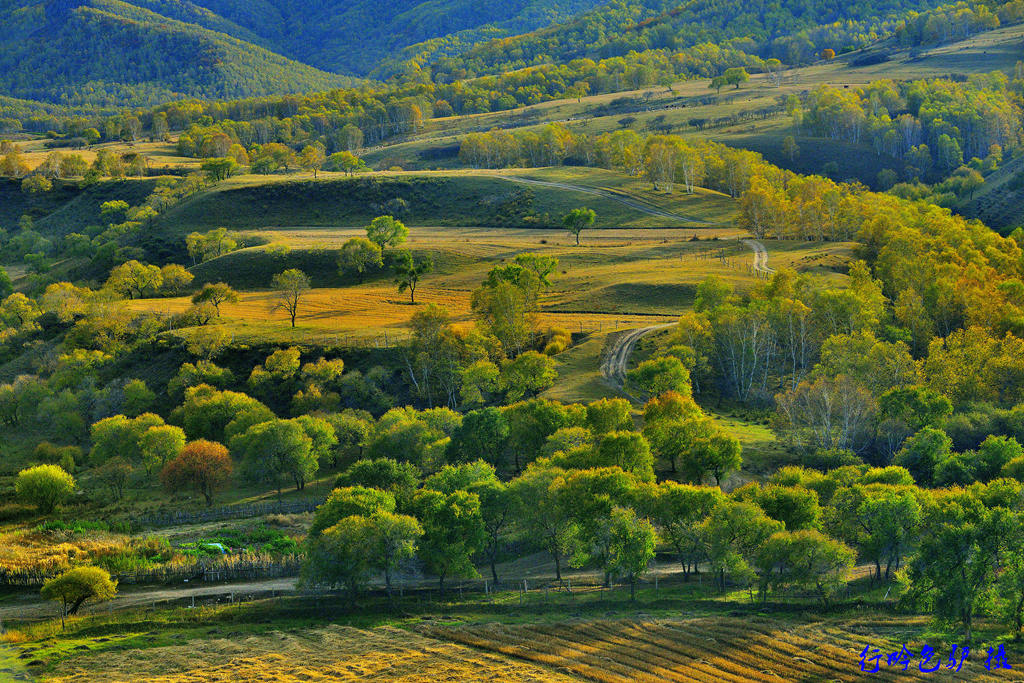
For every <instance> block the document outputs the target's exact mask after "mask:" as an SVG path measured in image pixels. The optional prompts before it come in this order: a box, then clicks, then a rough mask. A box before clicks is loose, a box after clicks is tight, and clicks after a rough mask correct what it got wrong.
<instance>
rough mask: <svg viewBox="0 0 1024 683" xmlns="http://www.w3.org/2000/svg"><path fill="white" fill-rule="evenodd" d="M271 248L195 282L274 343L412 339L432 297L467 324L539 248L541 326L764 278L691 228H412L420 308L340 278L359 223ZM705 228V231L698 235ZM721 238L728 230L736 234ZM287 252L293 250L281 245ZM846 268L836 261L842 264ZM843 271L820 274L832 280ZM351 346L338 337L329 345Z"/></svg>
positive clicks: (377, 280)
mask: <svg viewBox="0 0 1024 683" xmlns="http://www.w3.org/2000/svg"><path fill="white" fill-rule="evenodd" d="M250 234H252V235H254V236H258V237H260V238H262V239H267V240H272V241H271V243H270V244H268V245H265V246H261V247H253V248H250V249H246V250H243V251H239V252H234V253H232V254H229V255H227V256H224V257H220V258H218V259H214V260H212V261H208V262H206V263H204V264H202V265H201V266H198V267H196V268H195V269H194V272H195V274H196V277H197V282H211V281H212V282H216V281H220V280H223V281H226V282H228V283H229V284H232V285H233V286H235V287H237V288H239V289H242V290H249V291H244V292H243V293H242V294H241V295H240V300H239V302H238V303H237V304H224V305H222V316H223V317H222V320H223V321H224V322H225V323H226V324H227V325H228V329H229V330H230V331H231V332H232V333H233V334H234V335H235V339H236V341H244V343H250V342H252V341H256V340H267V339H271V338H272V339H274V340H276V341H284V342H301V341H302V340H303V339H314V340H315V339H316V338H323V337H326V336H332V335H333V336H335V337H352V338H359V339H365V338H369V337H374V338H375V337H379V336H381V335H383V334H385V332H386V333H388V334H389V335H392V338H393V337H394V336H396V335H401V334H404V330H405V328H406V326H407V324H408V322H409V320H410V319H411V317H412V315H413V314H414V313H415V312H416V311H418V310H422V307H423V306H424V305H426V304H429V303H434V304H438V305H442V306H444V307H446V308H447V309H448V310H449V313H450V314H451V315H452V317H453V319H454V320H455V322H456V323H457V324H459V325H469V324H470V323H471V317H470V297H471V294H472V291H473V289H475V288H476V287H477V286H478V285H479V284H480V282H481V281H482V280H483V279H484V278H485V277H486V275H487V272H488V271H489V270H490V269H491V268H493V267H494V266H496V265H500V264H501V263H507V262H508V261H510V260H511V259H513V258H514V257H515V255H516V254H517V253H521V252H524V251H531V252H539V253H543V254H549V255H553V256H556V257H558V259H559V262H560V265H559V273H558V275H557V277H556V278H554V282H553V286H552V287H551V288H550V290H549V291H547V292H546V293H545V294H544V295H543V296H542V298H541V302H540V311H539V312H538V316H537V317H538V323H539V325H540V327H542V328H545V327H550V326H555V327H564V328H566V329H567V330H569V331H570V332H574V333H586V332H605V331H610V330H612V329H624V328H631V327H639V326H647V325H651V324H657V323H659V322H669V321H671V319H674V318H675V317H677V316H678V315H679V314H681V313H682V312H684V311H686V310H688V309H689V308H690V307H691V306H692V304H693V299H694V296H695V293H696V287H697V284H698V283H699V282H700V281H701V280H703V279H704V278H705V277H707V276H708V275H717V276H719V277H722V278H723V279H725V280H727V281H728V282H730V283H732V284H733V285H734V286H735V287H736V289H737V290H739V291H745V290H747V289H749V288H750V287H752V286H753V285H754V283H756V282H757V281H758V280H757V278H756V276H755V275H754V274H753V273H752V271H751V268H750V266H751V263H752V253H751V251H750V249H749V248H748V247H747V246H745V245H744V244H742V243H741V242H739V241H737V240H734V239H720V240H715V239H711V240H708V239H697V240H694V239H693V237H694V235H695V234H696V233H695V231H693V230H684V229H671V230H602V231H598V230H594V231H590V232H585V233H584V235H583V244H582V246H580V247H576V246H573V245H572V243H571V238H570V237H569V236H568V235H567V233H565V232H564V231H553V230H547V231H544V230H529V229H496V228H491V229H485V228H465V229H463V228H415V229H413V230H412V231H411V234H410V240H409V243H408V245H407V246H408V247H410V249H411V250H412V251H413V253H414V254H416V255H417V256H420V255H423V254H427V253H429V254H430V255H432V257H433V258H434V261H435V264H436V270H435V272H433V273H431V274H429V275H427V276H425V277H424V278H423V280H422V281H421V283H420V285H419V287H418V288H417V291H416V305H410V303H409V297H408V296H407V295H405V294H399V292H398V291H397V289H396V288H395V287H394V285H393V284H392V283H391V282H390V278H389V277H388V274H387V272H386V271H383V272H379V273H376V274H373V275H372V276H371V277H368V278H367V281H366V282H364V283H362V284H356V283H354V282H353V281H352V280H351V279H346V278H344V277H342V276H339V275H338V273H337V266H336V261H337V251H338V249H339V248H340V246H341V244H342V243H344V241H345V240H346V239H348V238H349V237H352V236H354V235H357V234H361V231H360V230H358V229H324V230H318V229H307V228H303V229H291V230H275V231H254V232H253V233H250ZM701 234H705V233H703V232H702V233H701ZM721 234H723V235H728V234H729V231H724V232H722V233H721ZM282 247H284V248H287V249H282ZM768 249H769V252H770V263H771V264H772V265H773V267H795V268H797V269H798V270H806V269H808V268H813V267H816V266H814V264H816V263H817V262H818V261H819V260H821V259H825V258H833V259H835V260H836V261H837V264H841V262H842V261H843V260H844V259H845V258H846V257H847V254H848V252H849V249H850V247H849V245H841V244H840V245H836V244H827V245H823V244H821V243H803V242H778V243H775V242H772V243H769V245H768ZM293 267H297V268H302V269H303V270H305V271H306V272H307V273H308V274H309V275H310V276H311V278H312V280H313V285H314V288H315V289H313V290H312V291H310V292H309V293H308V294H307V295H306V297H305V299H304V301H303V303H302V304H301V305H300V309H299V316H298V321H297V327H296V328H295V329H294V330H293V329H292V328H290V327H289V326H288V322H287V320H286V318H285V316H284V314H283V312H280V311H279V312H274V311H273V310H272V309H273V306H274V299H275V295H274V293H273V292H271V291H267V290H266V289H264V288H266V287H267V286H268V285H269V283H270V280H271V278H272V276H273V275H274V274H275V273H277V272H281V271H282V270H284V269H286V268H293ZM836 267H837V268H838V267H839V265H837V266H836ZM841 277H842V276H841V275H840V274H839V273H837V272H834V271H832V270H827V269H825V270H823V271H822V279H823V281H825V280H829V279H833V278H835V279H839V278H841ZM126 305H127V306H129V307H130V308H132V309H133V310H148V311H153V312H156V313H162V314H173V313H180V312H183V311H185V310H186V309H187V308H188V307H189V306H190V305H191V302H190V300H189V299H188V298H187V297H177V298H157V299H144V300H135V301H129V302H127V303H126ZM339 343H342V342H340V341H338V340H337V339H335V340H334V341H332V342H331V344H332V345H334V344H339Z"/></svg>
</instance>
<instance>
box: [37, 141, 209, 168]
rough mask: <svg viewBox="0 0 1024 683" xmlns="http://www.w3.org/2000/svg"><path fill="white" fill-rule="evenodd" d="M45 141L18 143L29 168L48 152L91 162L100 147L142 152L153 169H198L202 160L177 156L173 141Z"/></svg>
mask: <svg viewBox="0 0 1024 683" xmlns="http://www.w3.org/2000/svg"><path fill="white" fill-rule="evenodd" d="M45 142H47V141H46V140H41V139H40V140H31V141H28V142H19V143H18V147H19V148H20V149H21V151H22V152H23V153H24V155H25V161H26V163H28V165H29V166H30V167H31V168H35V167H36V166H38V165H39V164H41V163H42V162H43V160H44V159H45V158H46V156H47V155H48V154H49V153H50V152H60V153H61V154H79V155H81V156H82V158H83V159H85V160H86V161H87V162H88V163H90V164H91V163H92V162H93V160H94V159H95V158H96V152H98V151H99V150H101V149H105V150H108V151H110V152H113V153H116V154H128V153H137V154H142V155H144V156H145V157H146V158H147V159H148V160H149V167H150V168H153V169H163V168H188V169H191V170H196V171H198V170H199V164H200V163H201V162H202V159H193V158H191V157H183V156H179V155H178V150H177V147H176V145H175V144H174V143H173V142H136V143H135V144H134V145H129V144H127V143H124V142H107V143H103V144H101V145H94V146H92V147H88V148H86V149H71V148H69V147H59V148H57V149H47V148H46V147H45V146H44V143H45Z"/></svg>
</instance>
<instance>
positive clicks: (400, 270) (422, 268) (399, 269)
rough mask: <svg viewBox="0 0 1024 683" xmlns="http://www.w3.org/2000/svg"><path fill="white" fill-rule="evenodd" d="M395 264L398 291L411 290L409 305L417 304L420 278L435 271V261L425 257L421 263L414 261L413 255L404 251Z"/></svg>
mask: <svg viewBox="0 0 1024 683" xmlns="http://www.w3.org/2000/svg"><path fill="white" fill-rule="evenodd" d="M397 261H398V262H397V263H395V284H397V285H398V291H399V292H404V291H405V290H407V289H408V290H409V303H411V304H414V303H416V285H418V284H419V282H420V278H421V277H422V276H424V275H426V274H427V273H429V272H431V271H433V270H434V260H433V259H432V258H430V256H424V257H423V258H422V259H420V260H419V261H415V260H413V257H412V254H410V253H409V252H407V251H403V252H402V253H401V254H399V256H398V259H397Z"/></svg>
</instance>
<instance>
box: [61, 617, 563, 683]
mask: <svg viewBox="0 0 1024 683" xmlns="http://www.w3.org/2000/svg"><path fill="white" fill-rule="evenodd" d="M50 680H53V681H66V682H68V683H71V682H75V683H78V682H82V683H85V682H91V681H111V682H112V681H139V680H146V681H150V682H152V683H186V682H188V683H200V682H202V683H220V682H223V683H234V682H235V681H279V682H281V683H292V682H293V681H294V682H297V681H407V682H409V683H412V682H420V681H435V682H440V681H524V682H526V681H538V682H539V681H553V682H555V683H558V682H560V681H573V680H579V679H578V678H576V677H573V676H568V675H563V674H559V673H557V672H555V671H553V670H551V669H548V668H546V667H544V666H541V665H537V664H533V663H530V662H527V661H520V660H517V659H515V658H509V657H505V656H503V655H500V654H495V653H491V652H487V651H478V650H476V649H474V648H472V647H467V646H465V645H460V644H458V643H453V642H447V641H444V640H438V639H435V638H431V637H429V636H427V635H421V634H416V633H411V632H408V631H403V630H399V629H395V628H387V627H382V628H376V629H372V630H363V629H356V628H351V627H347V626H328V627H325V628H320V629H312V630H304V631H299V632H292V633H281V632H278V633H272V634H269V635H259V636H248V637H241V638H239V637H234V638H233V637H231V636H228V637H219V638H218V637H211V638H209V639H202V640H196V641H191V642H188V643H183V644H182V645H177V646H172V647H157V648H152V649H143V650H126V651H122V652H107V653H104V654H102V655H96V656H92V657H89V656H86V657H80V658H76V659H74V660H72V661H71V662H70V663H69V664H68V665H67V666H66V667H64V668H63V669H62V670H61V671H60V672H58V673H57V675H56V676H54V677H53V678H52V679H50Z"/></svg>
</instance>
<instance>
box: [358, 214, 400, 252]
mask: <svg viewBox="0 0 1024 683" xmlns="http://www.w3.org/2000/svg"><path fill="white" fill-rule="evenodd" d="M366 237H367V239H369V240H370V241H371V242H373V243H374V244H376V245H377V246H378V247H380V249H381V251H382V252H383V251H384V248H385V247H397V246H398V245H399V244H403V243H404V242H405V240H406V238H408V237H409V228H407V227H405V224H404V223H402V221H400V220H397V219H396V218H395V217H394V216H377V217H376V218H374V219H373V220H372V221H370V224H369V225H368V226H366Z"/></svg>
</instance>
